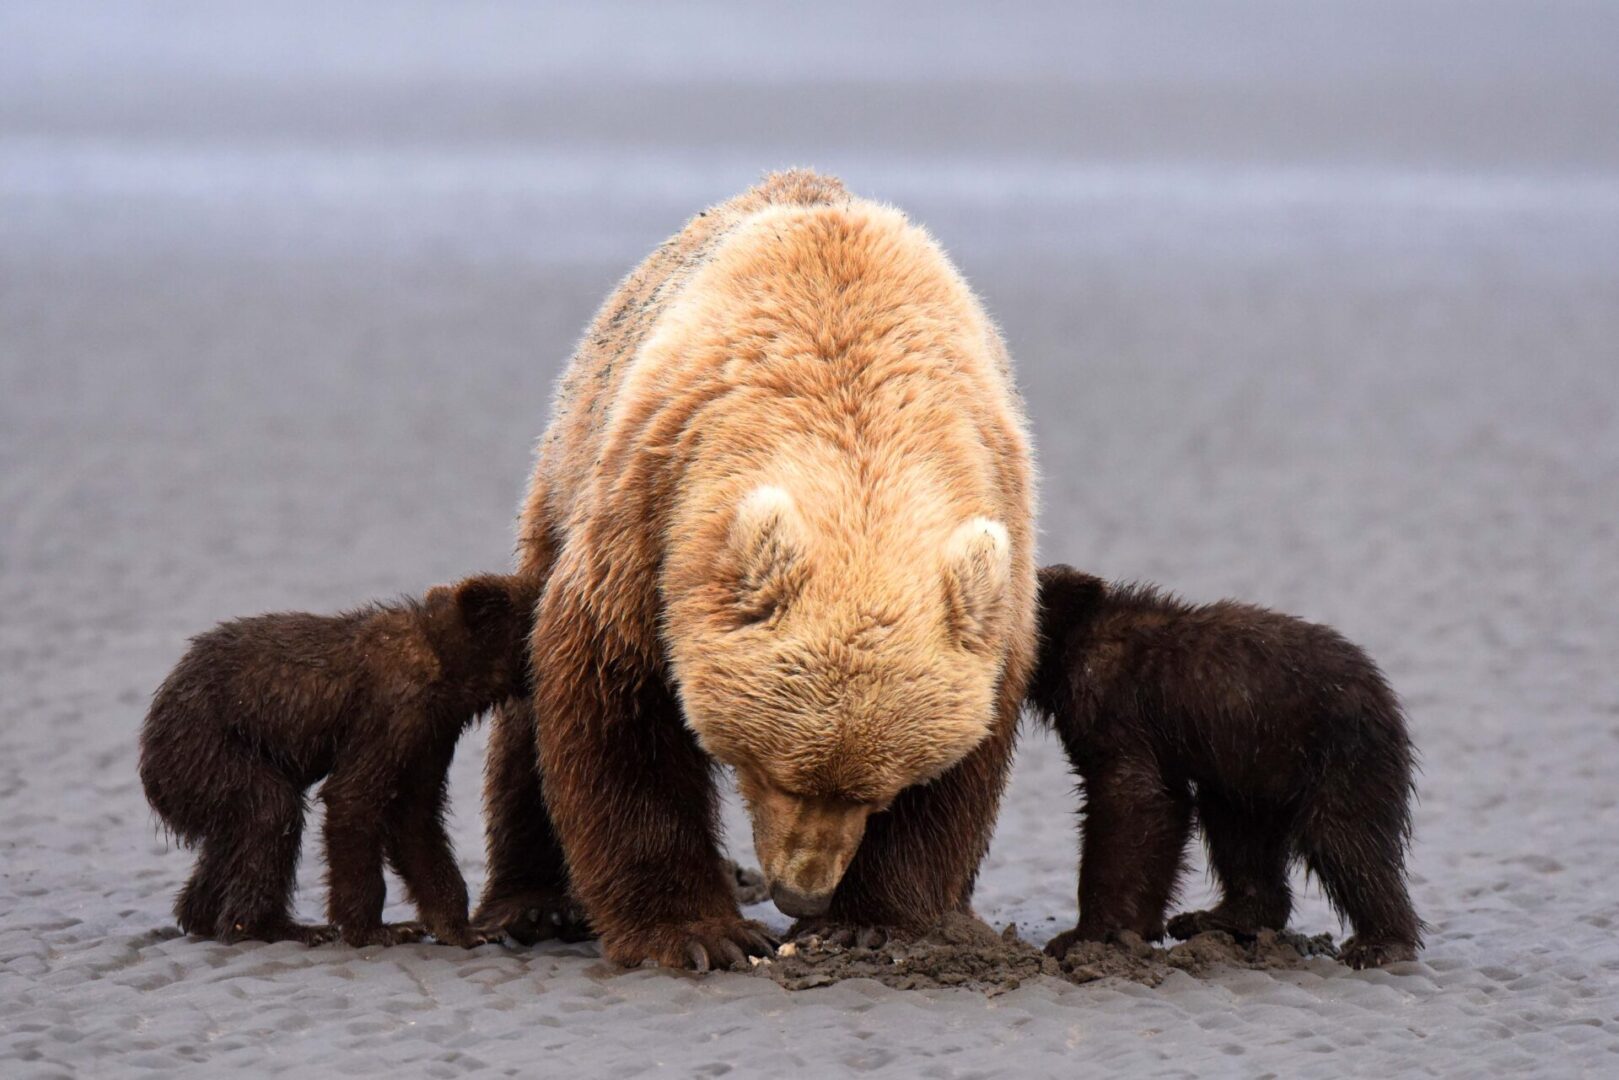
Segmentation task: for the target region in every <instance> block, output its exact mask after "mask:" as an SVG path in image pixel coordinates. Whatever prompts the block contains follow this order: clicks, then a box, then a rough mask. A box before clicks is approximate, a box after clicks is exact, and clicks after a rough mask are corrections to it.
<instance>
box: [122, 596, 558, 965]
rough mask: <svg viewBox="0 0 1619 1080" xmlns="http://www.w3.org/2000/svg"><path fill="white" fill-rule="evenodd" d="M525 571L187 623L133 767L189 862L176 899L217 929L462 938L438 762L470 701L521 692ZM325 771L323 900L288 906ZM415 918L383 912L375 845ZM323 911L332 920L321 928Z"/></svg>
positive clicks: (529, 609) (487, 702) (367, 939)
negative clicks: (390, 599)
mask: <svg viewBox="0 0 1619 1080" xmlns="http://www.w3.org/2000/svg"><path fill="white" fill-rule="evenodd" d="M535 599H536V597H535V593H534V590H533V588H532V579H528V578H513V577H505V576H497V575H485V576H481V577H473V578H469V579H467V580H465V581H463V582H461V583H459V584H457V585H455V586H453V587H440V588H435V589H432V590H430V591H429V592H428V594H427V596H426V597H425V598H424V599H423V600H422V601H420V602H416V601H406V602H403V603H399V604H393V605H380V604H374V605H371V606H368V607H364V608H361V609H359V610H357V611H351V612H348V613H346V614H342V615H336V616H321V615H306V614H298V613H286V614H275V615H261V616H257V617H255V618H248V619H239V620H236V621H234V622H228V623H224V624H222V625H220V626H218V627H216V628H215V629H213V630H211V631H209V632H208V633H206V634H202V635H200V636H198V637H197V638H195V639H193V643H192V646H191V648H190V650H189V651H188V652H187V653H186V654H185V657H184V658H183V659H182V660H181V661H180V663H179V665H178V666H177V667H176V668H175V669H174V671H173V673H172V674H170V675H169V677H168V679H166V680H165V681H164V683H163V685H162V686H161V687H160V688H159V689H158V691H157V693H156V695H155V696H154V698H153V701H152V707H151V710H150V711H149V712H148V714H147V717H146V724H145V727H144V729H143V730H142V732H141V761H140V774H141V783H142V784H143V786H144V787H145V789H146V797H147V799H148V801H150V802H151V804H152V807H153V809H155V810H156V811H157V813H158V815H159V817H161V818H162V820H163V822H164V823H165V824H166V825H167V826H168V828H169V829H170V830H172V831H173V832H174V833H175V834H176V835H178V836H179V837H180V839H181V840H182V841H183V842H184V843H185V844H186V845H187V846H200V848H201V851H200V854H199V857H198V859H197V865H196V869H195V870H194V872H193V873H192V875H191V879H190V881H188V882H187V883H186V886H185V888H184V889H182V890H181V892H180V896H179V899H178V901H177V902H176V904H175V915H176V917H177V918H178V920H179V923H180V927H181V929H183V930H185V931H186V932H187V933H191V934H198V935H201V936H204V937H214V938H218V939H220V940H222V941H235V940H239V939H243V938H253V939H258V940H263V941H282V940H294V941H302V942H305V943H307V944H317V943H320V942H323V941H329V940H332V939H333V938H335V937H337V936H338V935H339V934H340V935H341V936H342V938H343V940H344V941H346V942H348V943H349V944H351V945H357V946H358V945H377V944H383V945H386V944H392V943H395V942H398V941H405V940H411V939H414V938H416V937H420V936H421V935H422V933H424V932H425V933H428V934H431V935H432V936H433V937H434V938H436V939H437V940H438V941H440V942H443V943H445V944H452V945H463V946H472V945H476V944H481V943H482V942H483V941H485V940H487V939H488V935H484V934H478V933H474V932H473V931H471V930H469V929H468V924H467V888H466V883H465V882H464V881H463V880H462V878H461V872H460V870H459V869H458V868H457V867H456V864H455V856H454V854H453V852H452V850H451V847H450V839H449V837H448V836H447V835H446V834H445V831H444V821H443V817H444V798H445V783H446V774H447V771H448V769H449V765H450V760H451V757H452V755H453V754H454V752H455V744H456V741H457V740H458V739H459V738H460V736H461V733H462V731H463V730H465V728H466V727H467V725H468V724H469V723H471V722H472V721H473V720H474V719H475V718H476V717H477V715H478V714H479V713H481V712H483V711H485V710H487V709H488V708H490V706H491V705H493V704H494V703H495V702H497V701H500V700H502V699H504V698H507V697H510V696H513V695H519V694H523V693H526V682H527V678H528V647H527V642H528V628H529V626H530V624H531V620H532V613H533V609H534V603H535ZM322 777H325V778H326V782H325V784H324V785H323V786H322V787H321V792H320V796H321V801H322V802H323V803H325V806H326V824H325V839H326V878H327V888H328V895H327V914H328V918H329V919H330V920H331V923H332V926H331V927H326V926H306V925H301V924H299V923H296V922H294V921H293V919H292V916H291V914H290V912H289V905H290V900H291V895H292V890H293V887H294V883H295V875H296V871H297V863H298V850H299V842H300V838H301V836H302V832H303V819H304V808H305V801H304V792H305V790H306V789H307V788H308V787H309V786H310V785H311V784H313V783H315V782H316V781H318V780H320V779H321V778H322ZM385 856H386V858H387V861H388V863H389V864H390V865H391V866H392V867H393V868H394V870H395V872H396V873H398V874H399V876H400V878H401V879H403V881H404V883H405V887H406V889H407V891H408V893H409V895H410V898H411V900H412V902H413V903H414V904H415V905H416V909H417V912H418V913H419V914H420V917H421V924H420V925H417V924H398V925H392V926H384V925H383V923H382V907H383V900H384V897H385V885H384V882H383V877H382V867H383V859H384V857H385ZM334 927H335V930H334V929H333V928H334Z"/></svg>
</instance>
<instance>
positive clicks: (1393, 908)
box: [1029, 566, 1422, 968]
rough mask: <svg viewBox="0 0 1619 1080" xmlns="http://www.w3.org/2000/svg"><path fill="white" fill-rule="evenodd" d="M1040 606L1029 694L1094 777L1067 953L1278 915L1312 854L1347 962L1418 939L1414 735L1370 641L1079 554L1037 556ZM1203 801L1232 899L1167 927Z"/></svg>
mask: <svg viewBox="0 0 1619 1080" xmlns="http://www.w3.org/2000/svg"><path fill="white" fill-rule="evenodd" d="M1040 611H1041V614H1040V632H1041V646H1040V661H1039V665H1038V667H1037V668H1036V672H1035V676H1034V678H1033V680H1032V682H1031V684H1030V689H1029V700H1030V703H1031V704H1032V705H1033V706H1034V708H1035V709H1036V711H1037V712H1039V713H1040V714H1041V715H1043V716H1044V717H1046V718H1047V719H1049V720H1050V721H1051V722H1052V723H1053V724H1054V726H1055V727H1056V729H1057V734H1058V735H1059V736H1060V737H1061V739H1062V742H1063V746H1064V748H1065V749H1066V750H1067V752H1068V757H1069V760H1070V761H1071V762H1072V763H1073V767H1074V771H1075V772H1076V773H1078V774H1079V776H1080V778H1081V780H1082V782H1083V784H1084V789H1085V818H1084V829H1083V832H1084V840H1083V852H1082V856H1081V860H1080V875H1079V876H1080V882H1079V925H1078V926H1076V927H1075V928H1074V929H1073V930H1070V931H1067V932H1066V933H1063V934H1059V935H1058V936H1057V937H1056V938H1055V939H1054V940H1053V941H1052V942H1051V945H1050V946H1049V947H1048V949H1049V951H1050V952H1051V953H1052V955H1054V956H1058V957H1060V956H1062V955H1063V954H1064V953H1066V952H1067V949H1068V946H1069V945H1070V944H1071V943H1073V942H1074V941H1100V940H1103V939H1106V938H1108V937H1110V936H1111V935H1114V934H1116V933H1119V932H1121V931H1133V932H1134V933H1137V934H1139V935H1141V937H1142V938H1144V939H1146V940H1149V941H1151V940H1156V939H1158V938H1161V937H1162V936H1163V935H1164V932H1165V930H1166V929H1167V930H1168V932H1169V933H1170V934H1171V935H1173V936H1175V937H1179V938H1186V937H1191V936H1192V935H1194V934H1198V933H1202V932H1203V931H1206V930H1223V931H1227V932H1229V933H1232V934H1234V935H1249V936H1251V935H1253V934H1254V933H1255V932H1256V931H1258V930H1260V929H1262V928H1270V929H1277V930H1279V929H1281V928H1283V927H1284V926H1286V925H1287V920H1288V916H1289V915H1290V914H1291V912H1292V908H1293V900H1292V895H1291V893H1290V892H1289V889H1288V884H1287V871H1288V866H1289V864H1290V863H1291V861H1292V860H1293V859H1295V858H1299V859H1302V860H1303V861H1304V864H1305V866H1307V867H1308V868H1309V870H1310V871H1311V872H1312V873H1314V874H1315V875H1316V876H1317V877H1318V878H1320V880H1321V884H1322V886H1323V888H1324V889H1325V891H1326V894H1327V898H1328V900H1330V901H1331V903H1332V904H1333V906H1334V908H1335V909H1336V910H1337V911H1338V912H1339V914H1340V915H1342V916H1346V917H1347V918H1348V920H1349V922H1350V924H1351V925H1352V926H1353V927H1354V930H1355V936H1354V937H1353V938H1351V939H1350V940H1349V941H1348V942H1346V943H1345V946H1344V950H1343V957H1344V960H1345V961H1346V962H1347V963H1349V964H1350V965H1351V966H1353V967H1357V968H1358V967H1368V966H1375V965H1379V964H1384V963H1388V962H1391V961H1395V960H1409V959H1412V958H1414V957H1415V956H1416V952H1417V949H1418V948H1420V947H1421V944H1422V937H1421V930H1422V924H1421V923H1420V922H1419V921H1418V919H1417V915H1416V912H1415V911H1414V910H1413V909H1412V907H1411V899H1410V896H1409V895H1408V894H1407V892H1406V881H1405V855H1406V849H1407V847H1408V845H1409V842H1410V836H1411V808H1410V803H1411V795H1412V780H1411V774H1412V767H1413V761H1412V758H1413V754H1412V749H1411V740H1410V738H1409V736H1408V735H1407V733H1406V724H1405V716H1404V714H1403V712H1402V711H1401V709H1400V704H1399V701H1398V700H1397V699H1396V697H1395V695H1394V693H1393V691H1392V690H1390V689H1389V686H1388V683H1387V682H1385V681H1384V678H1383V675H1382V673H1381V672H1380V671H1378V669H1377V666H1376V665H1375V664H1374V663H1372V661H1371V660H1370V659H1369V658H1368V657H1367V656H1366V654H1365V653H1363V652H1362V651H1361V650H1360V649H1358V648H1356V647H1355V646H1354V645H1352V644H1350V643H1349V642H1347V641H1345V640H1344V639H1343V638H1342V637H1340V636H1339V635H1338V634H1337V633H1336V632H1335V631H1333V630H1331V629H1329V628H1328V627H1325V626H1318V625H1315V624H1312V623H1307V622H1304V621H1302V620H1300V619H1295V618H1291V617H1289V616H1286V615H1279V614H1277V613H1275V612H1272V611H1267V610H1265V609H1263V608H1258V607H1252V606H1249V605H1247V604H1238V603H1234V602H1231V601H1221V602H1219V603H1215V604H1207V605H1202V606H1193V605H1190V604H1186V603H1182V602H1180V601H1179V600H1176V599H1173V598H1171V597H1168V596H1165V595H1163V594H1162V593H1160V592H1159V591H1158V590H1157V589H1154V588H1152V587H1151V586H1146V585H1122V586H1121V585H1109V584H1106V583H1104V582H1103V581H1101V580H1100V579H1098V578H1095V577H1092V576H1091V575H1089V574H1083V573H1080V572H1079V571H1077V570H1074V569H1072V568H1071V567H1067V566H1048V567H1046V568H1044V569H1043V570H1041V571H1040ZM1194 808H1195V811H1196V818H1197V822H1198V824H1199V826H1200V827H1201V829H1202V832H1203V839H1204V843H1205V844H1206V846H1207V848H1208V852H1209V861H1210V863H1211V864H1212V866H1213V870H1214V874H1215V877H1216V878H1217V879H1218V881H1219V883H1220V892H1221V899H1220V903H1219V904H1218V905H1217V906H1215V907H1214V908H1212V909H1210V910H1208V911H1195V912H1189V913H1186V914H1183V915H1179V916H1176V917H1175V918H1174V919H1171V920H1170V921H1169V923H1168V925H1167V927H1166V925H1165V923H1164V912H1165V909H1166V908H1167V907H1168V905H1169V903H1170V901H1171V900H1172V898H1173V897H1174V894H1175V888H1176V883H1177V878H1178V876H1179V874H1180V872H1181V867H1182V861H1183V859H1184V856H1185V848H1186V840H1187V836H1188V834H1189V830H1190V828H1191V825H1192V819H1193V811H1194Z"/></svg>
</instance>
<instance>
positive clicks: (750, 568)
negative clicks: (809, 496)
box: [729, 485, 807, 623]
mask: <svg viewBox="0 0 1619 1080" xmlns="http://www.w3.org/2000/svg"><path fill="white" fill-rule="evenodd" d="M729 540H730V549H731V560H732V562H731V565H732V569H733V572H734V574H735V585H736V602H737V610H738V613H739V615H740V617H741V619H742V621H743V622H744V623H755V622H764V621H766V620H768V619H770V618H772V617H773V616H774V615H775V614H776V613H777V612H778V611H780V610H781V609H782V608H783V607H785V606H786V605H787V604H788V603H790V602H791V601H792V599H793V597H794V596H796V595H797V593H798V590H799V589H800V587H801V586H802V585H803V580H804V575H805V573H806V570H807V566H806V560H805V555H804V527H803V522H802V521H800V520H799V517H798V508H797V507H796V506H794V505H793V497H792V496H791V495H789V494H788V493H787V492H786V491H785V490H784V489H782V488H779V487H775V486H772V485H765V486H763V487H757V488H754V489H753V490H752V491H750V492H749V493H748V494H747V497H746V498H744V499H743V500H742V502H741V503H739V504H738V505H737V508H736V517H735V519H733V520H732V522H731V533H730V538H729Z"/></svg>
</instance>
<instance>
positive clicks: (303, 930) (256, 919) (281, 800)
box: [182, 764, 336, 945]
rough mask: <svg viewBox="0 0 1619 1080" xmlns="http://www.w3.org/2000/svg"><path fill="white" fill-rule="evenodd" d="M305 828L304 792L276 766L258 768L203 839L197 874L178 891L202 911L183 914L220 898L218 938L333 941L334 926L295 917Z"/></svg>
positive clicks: (204, 909) (214, 928)
mask: <svg viewBox="0 0 1619 1080" xmlns="http://www.w3.org/2000/svg"><path fill="white" fill-rule="evenodd" d="M303 829H304V797H303V791H302V790H301V789H300V788H299V787H298V786H297V785H295V784H293V783H292V782H291V781H290V780H288V779H287V778H286V777H285V776H283V775H281V773H280V772H279V771H278V770H276V769H275V768H274V767H273V766H271V765H269V764H263V765H261V766H260V767H259V768H258V770H257V773H256V776H255V778H254V779H253V780H252V781H251V783H250V785H249V787H248V790H247V791H246V792H244V793H243V796H242V799H241V802H240V803H239V804H238V806H237V807H236V808H235V811H234V812H233V813H231V814H229V815H228V816H227V821H226V824H225V825H224V827H223V828H221V829H220V830H219V831H217V832H212V833H210V834H209V835H208V836H207V838H206V839H205V840H204V841H203V851H202V856H201V858H199V859H198V862H197V874H196V876H195V877H194V878H193V879H192V882H191V883H190V884H188V885H187V887H186V890H185V893H184V895H183V896H182V902H185V903H190V904H196V905H198V906H199V908H200V909H201V910H200V911H197V912H195V913H194V914H193V913H188V915H189V916H190V917H198V918H200V916H201V915H203V914H207V913H208V909H209V907H210V906H211V905H212V904H213V903H214V901H215V900H216V899H217V907H214V908H213V911H212V913H213V915H214V921H213V926H212V928H211V932H212V934H213V936H215V937H217V938H218V939H219V940H221V941H225V942H233V941H241V940H254V941H299V942H302V943H304V944H306V945H318V944H322V943H323V942H327V941H331V940H333V939H334V938H335V937H336V934H335V933H334V932H333V930H332V928H331V927H329V926H310V925H305V924H302V923H299V922H296V921H295V920H294V919H293V917H292V910H291V909H292V893H293V889H294V888H295V886H296V885H297V876H298V851H299V848H300V846H301V842H302V839H303ZM197 926H198V929H199V932H200V927H201V923H200V922H199V923H197Z"/></svg>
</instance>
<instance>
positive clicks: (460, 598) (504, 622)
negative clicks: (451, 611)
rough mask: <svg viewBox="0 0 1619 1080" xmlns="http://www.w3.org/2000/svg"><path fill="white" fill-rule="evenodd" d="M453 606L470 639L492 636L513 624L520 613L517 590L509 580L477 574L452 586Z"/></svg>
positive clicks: (491, 575) (493, 575)
mask: <svg viewBox="0 0 1619 1080" xmlns="http://www.w3.org/2000/svg"><path fill="white" fill-rule="evenodd" d="M451 588H453V590H454V595H455V607H456V610H457V611H458V612H459V613H460V615H461V621H462V622H463V623H465V624H466V627H467V630H468V631H469V632H470V633H471V634H472V636H473V637H475V638H478V637H482V636H484V635H486V634H493V633H495V632H497V631H499V630H500V629H501V628H503V627H508V626H510V625H511V624H512V622H513V620H514V619H516V618H517V617H518V616H519V614H523V615H526V614H527V613H526V612H525V613H519V611H518V604H519V598H518V595H517V594H518V591H519V590H517V589H515V588H514V587H513V585H512V579H510V578H508V577H505V576H503V575H499V574H480V575H478V576H477V577H469V578H466V579H464V580H462V581H458V582H456V584H455V585H454V586H452V587H451Z"/></svg>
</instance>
